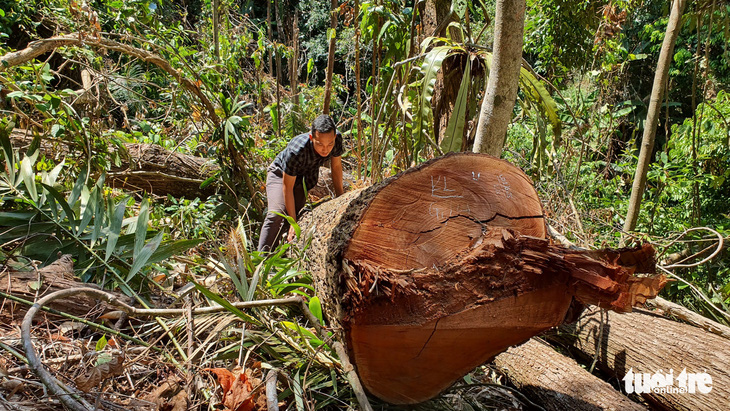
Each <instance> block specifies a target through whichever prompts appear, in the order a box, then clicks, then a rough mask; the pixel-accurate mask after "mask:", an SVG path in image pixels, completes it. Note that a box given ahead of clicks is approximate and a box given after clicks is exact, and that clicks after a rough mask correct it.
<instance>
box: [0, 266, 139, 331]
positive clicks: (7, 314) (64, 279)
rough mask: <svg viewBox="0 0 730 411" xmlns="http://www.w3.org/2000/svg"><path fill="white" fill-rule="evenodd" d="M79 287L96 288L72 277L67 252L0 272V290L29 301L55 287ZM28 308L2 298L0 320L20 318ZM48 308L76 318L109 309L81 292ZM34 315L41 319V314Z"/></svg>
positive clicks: (121, 295) (55, 302)
mask: <svg viewBox="0 0 730 411" xmlns="http://www.w3.org/2000/svg"><path fill="white" fill-rule="evenodd" d="M79 287H89V288H95V289H99V287H98V286H97V285H96V284H88V283H82V282H80V281H77V280H76V279H75V278H74V267H73V260H72V259H71V256H70V255H69V254H64V255H62V256H61V257H60V258H59V259H58V260H56V261H54V262H53V263H51V264H49V265H47V266H45V267H43V268H39V269H38V270H32V271H14V270H7V271H5V272H4V273H2V274H0V290H2V291H3V292H5V293H7V294H10V295H11V296H13V297H19V298H22V299H23V300H26V301H31V302H32V301H34V300H35V299H36V297H38V298H40V297H43V296H45V295H47V294H50V293H53V292H56V291H59V290H66V289H70V288H79ZM114 294H115V295H117V297H118V298H121V299H122V301H125V302H127V303H131V299H130V298H128V297H126V296H124V295H123V294H117V293H114ZM28 308H30V307H28V306H27V305H25V304H23V303H18V302H14V301H11V300H9V299H4V301H3V303H2V309H1V310H0V320H2V321H4V322H6V323H10V322H11V321H18V322H19V321H22V319H23V316H25V313H26V312H27V311H28ZM50 308H53V309H55V310H58V311H61V312H64V313H66V314H71V315H75V316H78V317H88V316H93V315H94V314H101V313H103V312H105V311H109V310H110V307H108V306H107V305H106V304H105V303H103V302H97V301H96V300H95V299H94V298H92V297H88V296H86V295H84V294H78V295H75V296H71V297H69V298H64V299H59V300H56V301H54V302H53V303H52V304H51V306H50ZM38 318H39V321H41V319H42V317H40V316H39V317H38Z"/></svg>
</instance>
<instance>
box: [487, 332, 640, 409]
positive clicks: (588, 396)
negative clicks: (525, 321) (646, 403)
mask: <svg viewBox="0 0 730 411" xmlns="http://www.w3.org/2000/svg"><path fill="white" fill-rule="evenodd" d="M494 365H495V366H496V367H497V368H498V369H499V371H501V372H502V373H503V374H505V376H506V377H507V379H508V380H509V381H510V382H511V383H512V384H513V385H514V386H515V387H517V389H519V390H520V392H522V393H523V394H525V395H527V396H528V397H530V398H532V399H534V400H536V401H537V402H538V403H539V404H541V405H542V406H543V407H545V408H546V409H549V410H572V411H582V410H585V411H594V410H621V411H623V410H627V411H628V410H645V409H646V408H645V407H643V406H641V405H639V404H637V403H635V402H633V401H631V400H630V399H628V398H627V397H626V396H625V395H623V394H621V393H620V392H618V391H616V390H615V389H614V388H613V387H612V386H611V384H609V383H607V382H605V381H603V380H601V379H600V378H598V377H596V376H594V375H593V374H591V373H589V372H588V371H586V370H585V369H583V368H581V366H580V365H579V364H578V363H576V362H575V361H574V360H572V359H570V358H568V357H566V356H564V355H562V354H560V353H558V352H557V351H555V350H554V349H553V348H552V347H550V346H549V345H547V344H546V343H545V342H543V341H541V340H536V339H534V338H533V339H531V340H530V341H528V342H526V343H524V344H522V345H520V346H517V347H512V348H510V349H508V350H507V351H505V352H503V353H502V354H499V355H498V356H497V357H496V358H495V359H494Z"/></svg>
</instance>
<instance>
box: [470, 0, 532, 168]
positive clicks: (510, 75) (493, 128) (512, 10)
mask: <svg viewBox="0 0 730 411" xmlns="http://www.w3.org/2000/svg"><path fill="white" fill-rule="evenodd" d="M525 9H526V2H525V0H497V4H496V13H495V19H494V47H493V52H494V55H493V58H492V67H491V69H490V72H489V80H487V90H486V92H485V94H484V100H483V101H482V107H481V110H480V113H479V123H478V125H477V131H476V136H475V137H474V147H473V151H474V152H475V153H487V154H491V155H493V156H496V157H499V155H500V154H501V153H502V147H504V142H505V139H506V138H507V126H508V125H509V122H510V120H511V119H512V110H513V109H514V106H515V100H516V99H517V87H518V83H519V76H520V68H521V66H522V37H523V31H524V28H525Z"/></svg>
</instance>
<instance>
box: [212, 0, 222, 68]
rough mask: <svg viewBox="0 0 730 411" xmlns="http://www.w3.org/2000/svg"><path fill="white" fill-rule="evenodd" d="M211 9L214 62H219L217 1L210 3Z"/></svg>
mask: <svg viewBox="0 0 730 411" xmlns="http://www.w3.org/2000/svg"><path fill="white" fill-rule="evenodd" d="M212 3H213V4H212V7H213V42H214V43H213V44H214V53H215V61H219V60H220V58H221V50H220V39H219V37H218V36H219V33H218V20H219V14H218V13H219V12H220V10H218V7H219V5H218V3H219V0H213V2H212Z"/></svg>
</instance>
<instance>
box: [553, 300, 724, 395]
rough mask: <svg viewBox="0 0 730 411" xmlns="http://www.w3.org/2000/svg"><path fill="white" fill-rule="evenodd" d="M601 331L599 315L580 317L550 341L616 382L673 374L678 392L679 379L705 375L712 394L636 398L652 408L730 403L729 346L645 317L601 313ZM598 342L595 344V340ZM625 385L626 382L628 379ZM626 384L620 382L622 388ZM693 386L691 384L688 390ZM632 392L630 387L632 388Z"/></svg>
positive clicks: (702, 333)
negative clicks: (591, 362)
mask: <svg viewBox="0 0 730 411" xmlns="http://www.w3.org/2000/svg"><path fill="white" fill-rule="evenodd" d="M604 317H605V318H606V319H605V323H604V325H603V332H601V331H600V327H601V322H602V317H601V313H600V310H598V309H595V308H594V309H591V310H588V311H587V312H585V313H584V314H583V315H582V316H581V318H580V319H579V320H578V321H577V322H576V323H574V324H569V325H564V326H562V327H561V328H560V331H561V333H560V334H559V335H557V336H551V337H549V339H550V340H552V341H555V342H558V343H562V344H568V345H569V346H570V348H571V349H572V350H576V351H577V352H578V353H579V354H581V355H583V356H586V357H588V358H590V359H592V358H594V357H595V356H596V355H597V365H598V366H599V367H600V368H601V369H602V370H603V371H605V372H607V373H609V374H610V375H612V376H615V377H616V378H619V379H624V378H625V377H626V376H627V374H628V375H629V376H631V374H630V373H633V374H634V378H637V377H636V375H637V374H642V373H646V374H649V375H650V376H653V375H654V374H655V373H661V374H667V373H670V372H671V373H672V379H671V380H670V384H671V385H670V386H669V388H674V389H678V388H680V387H681V383H680V381H679V378H680V373H682V371H683V370H686V372H687V373H690V374H695V373H707V374H709V376H710V377H711V378H712V385H711V386H712V390H711V391H710V392H709V393H706V394H703V393H701V392H700V391H699V390H694V391H689V392H671V391H672V390H665V391H670V392H665V393H660V392H649V393H644V394H641V396H642V397H643V398H644V399H645V400H646V401H647V402H649V403H650V404H651V405H652V406H653V407H656V408H658V409H670V410H699V409H702V410H725V409H727V405H728V403H730V341H728V340H727V339H725V338H723V337H720V336H717V335H715V334H712V333H708V332H706V331H704V330H701V329H699V328H695V327H692V326H691V325H687V324H681V323H677V322H674V321H671V320H667V319H665V318H662V317H659V316H656V315H653V314H650V313H647V312H635V313H630V314H615V313H605V314H604ZM599 335H600V336H601V337H600V338H599V337H598V336H599ZM628 379H630V378H628ZM626 384H627V381H621V385H622V387H624V388H625V387H626ZM691 385H693V386H694V384H691ZM632 386H633V387H636V384H635V381H633V384H632Z"/></svg>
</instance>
